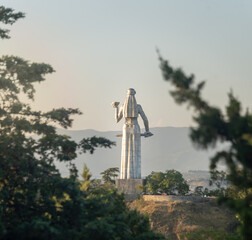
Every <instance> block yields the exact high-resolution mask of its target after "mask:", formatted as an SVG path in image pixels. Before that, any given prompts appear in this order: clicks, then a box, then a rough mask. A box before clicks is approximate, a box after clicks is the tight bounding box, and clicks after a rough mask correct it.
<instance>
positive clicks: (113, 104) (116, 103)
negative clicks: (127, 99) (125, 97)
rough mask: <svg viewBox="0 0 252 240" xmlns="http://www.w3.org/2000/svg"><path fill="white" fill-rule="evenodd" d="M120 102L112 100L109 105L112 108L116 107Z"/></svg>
mask: <svg viewBox="0 0 252 240" xmlns="http://www.w3.org/2000/svg"><path fill="white" fill-rule="evenodd" d="M119 104H120V102H112V103H111V105H112V107H113V108H117V107H118V105H119Z"/></svg>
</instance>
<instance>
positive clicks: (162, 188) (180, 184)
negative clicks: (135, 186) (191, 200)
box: [143, 169, 189, 195]
mask: <svg viewBox="0 0 252 240" xmlns="http://www.w3.org/2000/svg"><path fill="white" fill-rule="evenodd" d="M143 190H144V192H146V193H152V194H161V193H166V194H176V193H178V194H180V195H185V194H186V193H187V192H188V191H189V185H188V184H187V182H186V180H185V179H184V178H183V175H182V174H181V173H180V172H178V171H176V170H174V169H172V170H167V171H166V172H152V173H151V174H150V175H148V176H147V177H146V179H145V186H144V187H143Z"/></svg>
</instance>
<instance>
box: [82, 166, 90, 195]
mask: <svg viewBox="0 0 252 240" xmlns="http://www.w3.org/2000/svg"><path fill="white" fill-rule="evenodd" d="M81 177H82V179H83V180H82V181H81V190H83V191H88V189H89V188H90V185H91V177H92V174H91V172H90V170H89V168H88V167H87V165H86V164H85V163H84V166H83V172H82V174H81Z"/></svg>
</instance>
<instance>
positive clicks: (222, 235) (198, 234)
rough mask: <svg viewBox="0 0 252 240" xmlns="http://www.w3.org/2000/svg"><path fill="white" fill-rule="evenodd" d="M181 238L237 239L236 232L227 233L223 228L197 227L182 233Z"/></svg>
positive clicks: (202, 239) (204, 239) (190, 239)
mask: <svg viewBox="0 0 252 240" xmlns="http://www.w3.org/2000/svg"><path fill="white" fill-rule="evenodd" d="M180 239H181V240H239V239H240V237H239V236H238V235H236V234H228V233H226V232H225V231H223V230H218V231H216V230H213V229H211V228H209V229H199V230H196V231H193V232H190V233H186V234H182V235H181V236H180Z"/></svg>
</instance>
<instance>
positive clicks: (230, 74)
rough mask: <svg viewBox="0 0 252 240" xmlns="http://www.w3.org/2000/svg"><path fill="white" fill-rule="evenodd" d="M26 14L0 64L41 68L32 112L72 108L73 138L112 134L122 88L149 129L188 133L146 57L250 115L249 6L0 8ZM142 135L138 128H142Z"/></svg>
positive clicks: (60, 0)
mask: <svg viewBox="0 0 252 240" xmlns="http://www.w3.org/2000/svg"><path fill="white" fill-rule="evenodd" d="M1 4H3V5H4V6H6V7H11V8H14V9H15V10H18V11H23V12H25V13H26V18H25V19H23V20H19V21H18V22H17V23H16V24H14V25H13V26H12V27H11V37H12V38H11V39H10V40H4V41H1V43H0V54H1V55H6V54H8V55H17V56H20V57H23V58H25V59H27V60H30V61H34V62H45V63H49V64H51V65H52V66H53V67H54V69H55V70H56V73H54V74H52V75H50V76H48V77H47V81H45V82H43V83H41V84H39V85H38V86H37V87H36V89H37V94H36V98H35V102H34V104H33V106H34V107H35V108H36V109H42V110H50V109H51V108H56V107H61V106H63V107H78V108H80V109H81V111H82V112H83V113H84V114H83V115H82V116H78V117H76V118H75V123H74V125H73V129H96V130H102V131H109V130H118V129H121V127H122V124H115V122H114V109H113V108H112V107H111V105H110V103H111V102H112V101H120V102H123V101H124V99H125V96H126V90H127V89H128V88H135V90H136V92H137V94H136V97H137V101H138V103H140V104H141V105H142V107H143V109H144V111H145V113H146V115H147V116H148V118H149V122H150V126H151V127H156V126H189V125H191V124H192V121H191V112H189V111H187V110H186V108H185V107H181V106H177V105H176V104H174V102H173V100H172V98H171V97H170V96H169V94H168V90H169V89H170V86H169V84H167V83H166V82H164V81H163V80H162V76H161V71H160V70H159V62H158V59H157V54H156V52H155V48H156V47H158V48H159V49H160V51H161V53H162V55H163V57H164V58H166V59H168V60H169V61H170V63H171V64H172V65H173V66H176V67H182V68H183V69H184V70H185V71H186V72H187V73H194V74H195V75H196V77H197V79H198V80H207V85H206V88H205V91H204V94H203V96H204V97H205V98H207V99H208V100H209V101H211V102H212V103H214V104H215V105H219V106H221V107H224V106H225V104H226V103H227V92H228V91H229V90H230V89H231V88H232V89H233V91H234V93H235V95H236V96H238V97H239V99H240V100H241V101H242V102H243V105H244V108H245V107H248V108H249V109H250V110H251V107H252V93H251V89H252V88H251V87H252V78H251V75H252V31H251V26H252V1H251V0H173V1H171V0H170V1H169V0H152V1H150V0H124V1H123V0H99V1H98V0H71V1H70V0H43V1H35V0H5V1H1V2H0V5H1ZM142 126H143V125H142Z"/></svg>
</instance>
